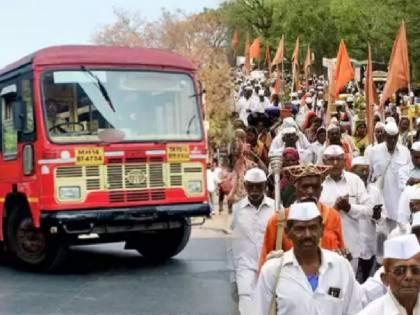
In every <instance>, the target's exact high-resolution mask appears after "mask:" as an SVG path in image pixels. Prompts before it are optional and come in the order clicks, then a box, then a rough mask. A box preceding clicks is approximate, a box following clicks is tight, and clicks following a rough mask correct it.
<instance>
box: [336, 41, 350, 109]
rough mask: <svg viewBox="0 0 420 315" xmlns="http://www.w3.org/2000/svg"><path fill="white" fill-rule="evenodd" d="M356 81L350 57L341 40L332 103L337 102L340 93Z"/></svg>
mask: <svg viewBox="0 0 420 315" xmlns="http://www.w3.org/2000/svg"><path fill="white" fill-rule="evenodd" d="M353 79H354V70H353V66H352V65H351V62H350V58H349V55H348V54H347V49H346V45H345V44H344V41H343V40H341V42H340V47H339V48H338V53H337V61H336V64H335V71H334V76H333V81H334V89H333V90H332V93H333V95H332V101H335V99H336V97H337V96H338V94H340V91H341V90H342V89H343V88H344V87H345V86H346V84H347V83H348V82H349V81H351V80H353Z"/></svg>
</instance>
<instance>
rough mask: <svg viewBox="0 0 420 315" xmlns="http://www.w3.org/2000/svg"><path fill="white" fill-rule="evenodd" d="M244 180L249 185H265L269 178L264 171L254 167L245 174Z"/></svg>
mask: <svg viewBox="0 0 420 315" xmlns="http://www.w3.org/2000/svg"><path fill="white" fill-rule="evenodd" d="M244 180H245V181H246V182H249V183H265V182H266V181H267V176H266V175H265V173H264V171H263V170H262V169H260V168H258V167H254V168H251V169H249V170H248V171H247V172H246V173H245V176H244Z"/></svg>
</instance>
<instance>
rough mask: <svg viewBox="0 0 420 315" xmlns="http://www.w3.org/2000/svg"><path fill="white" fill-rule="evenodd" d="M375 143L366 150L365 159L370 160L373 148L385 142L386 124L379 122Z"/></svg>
mask: <svg viewBox="0 0 420 315" xmlns="http://www.w3.org/2000/svg"><path fill="white" fill-rule="evenodd" d="M374 133H375V142H374V144H369V145H368V146H367V147H366V149H365V157H366V158H367V159H368V160H369V153H370V151H371V150H372V148H373V147H374V146H375V145H377V144H379V143H382V142H384V141H385V124H384V123H383V122H380V121H378V122H377V123H376V125H375V130H374Z"/></svg>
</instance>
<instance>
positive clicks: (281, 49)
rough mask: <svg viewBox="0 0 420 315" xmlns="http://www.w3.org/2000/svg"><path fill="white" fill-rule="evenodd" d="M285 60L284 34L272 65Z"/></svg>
mask: <svg viewBox="0 0 420 315" xmlns="http://www.w3.org/2000/svg"><path fill="white" fill-rule="evenodd" d="M283 60H284V35H283V36H282V37H281V39H280V42H279V46H278V47H277V51H276V55H275V56H274V59H273V62H272V64H271V65H272V66H274V65H278V64H279V63H282V61H283Z"/></svg>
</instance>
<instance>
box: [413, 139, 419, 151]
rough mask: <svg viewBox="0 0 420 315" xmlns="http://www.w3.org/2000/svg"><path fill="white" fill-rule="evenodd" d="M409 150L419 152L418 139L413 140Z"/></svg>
mask: <svg viewBox="0 0 420 315" xmlns="http://www.w3.org/2000/svg"><path fill="white" fill-rule="evenodd" d="M411 150H414V151H416V152H419V151H420V141H416V142H414V143H413V145H412V146H411Z"/></svg>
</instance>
